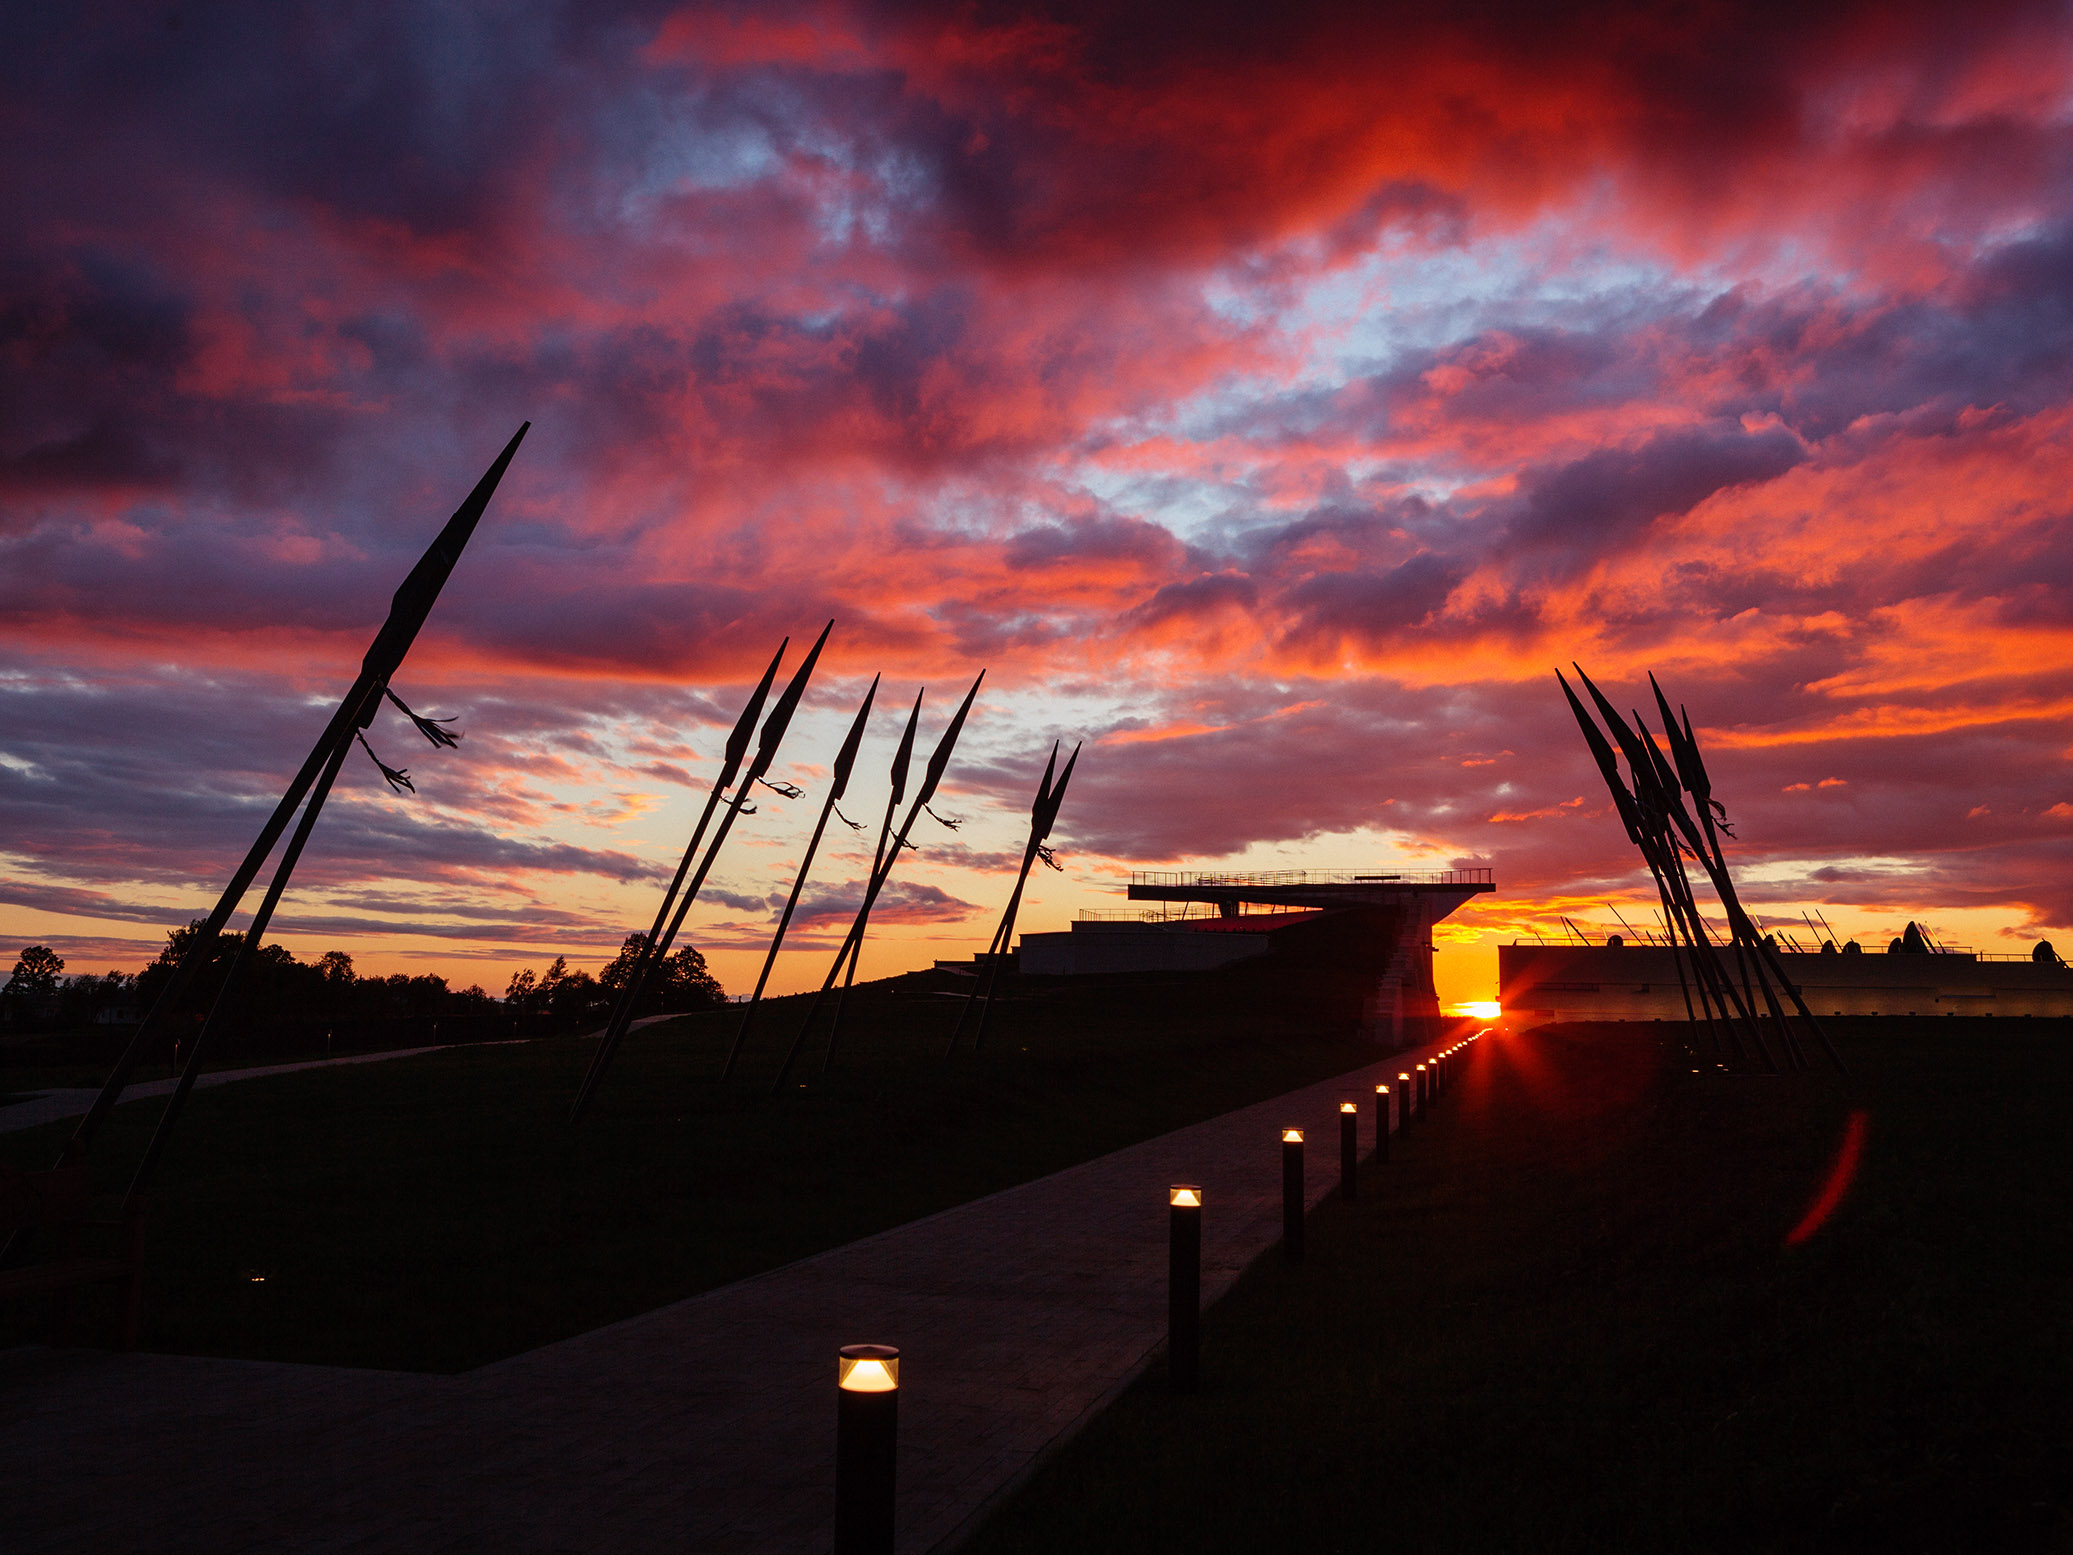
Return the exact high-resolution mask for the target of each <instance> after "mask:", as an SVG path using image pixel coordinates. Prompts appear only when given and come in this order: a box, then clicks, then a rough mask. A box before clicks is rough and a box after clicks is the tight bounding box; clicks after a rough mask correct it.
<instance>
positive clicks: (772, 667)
mask: <svg viewBox="0 0 2073 1555" xmlns="http://www.w3.org/2000/svg"><path fill="white" fill-rule="evenodd" d="M791 642H792V639H791V638H790V637H789V636H787V637H785V638H784V639H783V640H782V641H780V642H779V643H778V645H777V652H776V653H774V654H772V655H771V656H770V663H769V664H768V665H767V666H765V668H764V670H763V678H762V679H761V680H759V681H757V682H756V689H755V690H754V691H752V692H750V693H749V699H748V701H747V702H745V703H743V704H742V709H741V716H740V717H738V718H736V719H735V720H734V728H733V730H732V731H731V732H730V733H729V734H728V736H727V745H726V748H725V750H724V751H723V752H722V753H721V757H720V770H719V773H718V775H716V776H715V777H714V778H713V786H712V788H711V790H710V791H709V792H708V793H707V794H706V796H705V808H704V809H703V810H701V811H699V814H698V824H697V825H696V826H694V827H693V828H692V829H691V840H690V841H689V842H687V843H685V844H684V856H683V857H682V858H681V859H679V860H677V872H676V873H675V874H674V875H672V876H671V877H670V881H669V889H668V890H666V891H664V892H663V893H662V900H661V902H660V903H658V904H657V905H656V908H655V923H654V925H653V927H651V928H650V929H649V930H648V933H647V935H646V937H645V938H643V939H642V941H641V948H640V953H639V954H638V955H636V956H635V957H634V959H633V966H632V968H630V969H629V970H628V972H627V977H626V982H625V983H624V984H623V985H622V986H621V988H620V990H619V997H618V998H617V999H616V1000H615V1001H613V1004H612V1018H611V1019H610V1020H608V1021H606V1022H605V1040H606V1041H608V1042H615V1043H616V1042H617V1041H618V1040H619V1036H620V1035H621V1034H623V1033H624V1031H625V1029H626V1028H627V1027H628V1026H629V1025H630V1024H632V1021H633V999H634V982H635V977H634V973H636V972H645V970H646V968H647V965H648V962H649V961H650V960H651V959H652V958H653V956H654V953H655V945H656V942H657V941H658V940H660V939H661V938H662V930H663V927H664V926H665V925H666V924H667V923H668V922H669V914H670V909H671V908H672V907H674V906H676V902H677V893H678V892H679V891H680V890H682V889H683V886H684V876H686V875H687V874H689V873H690V872H691V863H692V860H694V859H696V858H697V857H698V848H699V844H700V843H702V842H704V841H705V831H706V827H707V826H708V825H710V824H711V822H712V818H713V812H714V811H715V810H716V809H718V808H719V805H720V801H721V799H722V798H724V797H725V796H726V793H727V790H728V788H729V787H730V786H731V785H732V784H733V782H734V775H735V774H736V773H737V772H739V771H740V770H741V763H742V759H743V758H744V757H745V756H747V755H748V750H749V741H750V740H751V739H752V738H754V736H755V733H756V720H757V719H758V718H760V717H761V716H762V714H763V701H764V698H766V697H768V696H769V695H770V683H771V682H772V681H773V680H775V679H776V678H777V667H778V665H779V664H780V663H781V662H782V661H783V659H784V656H785V649H786V648H788V647H790V646H791Z"/></svg>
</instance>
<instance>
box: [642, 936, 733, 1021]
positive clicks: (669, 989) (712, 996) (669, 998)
mask: <svg viewBox="0 0 2073 1555" xmlns="http://www.w3.org/2000/svg"><path fill="white" fill-rule="evenodd" d="M655 981H656V982H657V983H659V984H660V985H661V987H660V990H659V992H658V995H657V998H656V1001H655V1005H656V1008H657V1009H661V1010H667V1011H669V1012H670V1013H671V1014H675V1013H677V1012H678V1011H681V1010H710V1009H714V1008H717V1007H718V1006H720V1005H722V1004H725V1003H726V1002H727V990H726V989H724V988H722V987H721V986H720V980H719V979H718V978H717V977H715V976H713V974H712V970H711V968H709V967H708V966H707V965H706V964H705V956H704V955H703V954H702V953H701V952H700V951H699V949H698V947H697V946H695V945H686V946H684V947H683V948H682V949H681V950H679V951H677V952H676V953H675V954H674V955H671V956H667V957H665V958H664V959H663V962H662V965H661V966H660V967H658V968H657V969H656V976H655Z"/></svg>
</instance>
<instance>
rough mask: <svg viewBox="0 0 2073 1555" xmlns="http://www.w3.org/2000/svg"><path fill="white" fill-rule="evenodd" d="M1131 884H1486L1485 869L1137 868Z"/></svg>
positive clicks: (1248, 885)
mask: <svg viewBox="0 0 2073 1555" xmlns="http://www.w3.org/2000/svg"><path fill="white" fill-rule="evenodd" d="M1130 883H1131V884H1132V885H1149V886H1238V887H1247V888H1250V887H1260V886H1267V887H1273V886H1310V885H1403V886H1465V885H1489V884H1490V883H1491V881H1490V871H1489V870H1488V869H1433V870H1408V869H1407V870H1399V871H1396V872H1395V873H1384V872H1383V871H1380V870H1363V871H1354V870H1347V869H1264V870H1254V871H1252V872H1250V873H1242V874H1216V873H1195V872H1192V871H1188V870H1161V869H1140V870H1136V871H1134V872H1133V873H1132V874H1131V876H1130Z"/></svg>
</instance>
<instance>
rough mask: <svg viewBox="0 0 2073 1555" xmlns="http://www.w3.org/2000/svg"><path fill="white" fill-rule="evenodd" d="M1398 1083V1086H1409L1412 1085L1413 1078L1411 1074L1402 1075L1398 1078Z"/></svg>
mask: <svg viewBox="0 0 2073 1555" xmlns="http://www.w3.org/2000/svg"><path fill="white" fill-rule="evenodd" d="M1396 1083H1397V1084H1398V1085H1409V1084H1410V1083H1411V1077H1410V1075H1409V1074H1400V1075H1398V1076H1397V1077H1396Z"/></svg>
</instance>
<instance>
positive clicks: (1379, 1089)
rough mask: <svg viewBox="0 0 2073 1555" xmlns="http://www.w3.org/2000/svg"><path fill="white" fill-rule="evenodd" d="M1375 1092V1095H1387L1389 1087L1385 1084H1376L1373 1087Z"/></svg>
mask: <svg viewBox="0 0 2073 1555" xmlns="http://www.w3.org/2000/svg"><path fill="white" fill-rule="evenodd" d="M1375 1094H1376V1095H1377V1096H1387V1095H1388V1094H1389V1087H1388V1086H1386V1085H1378V1086H1376V1087H1375Z"/></svg>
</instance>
